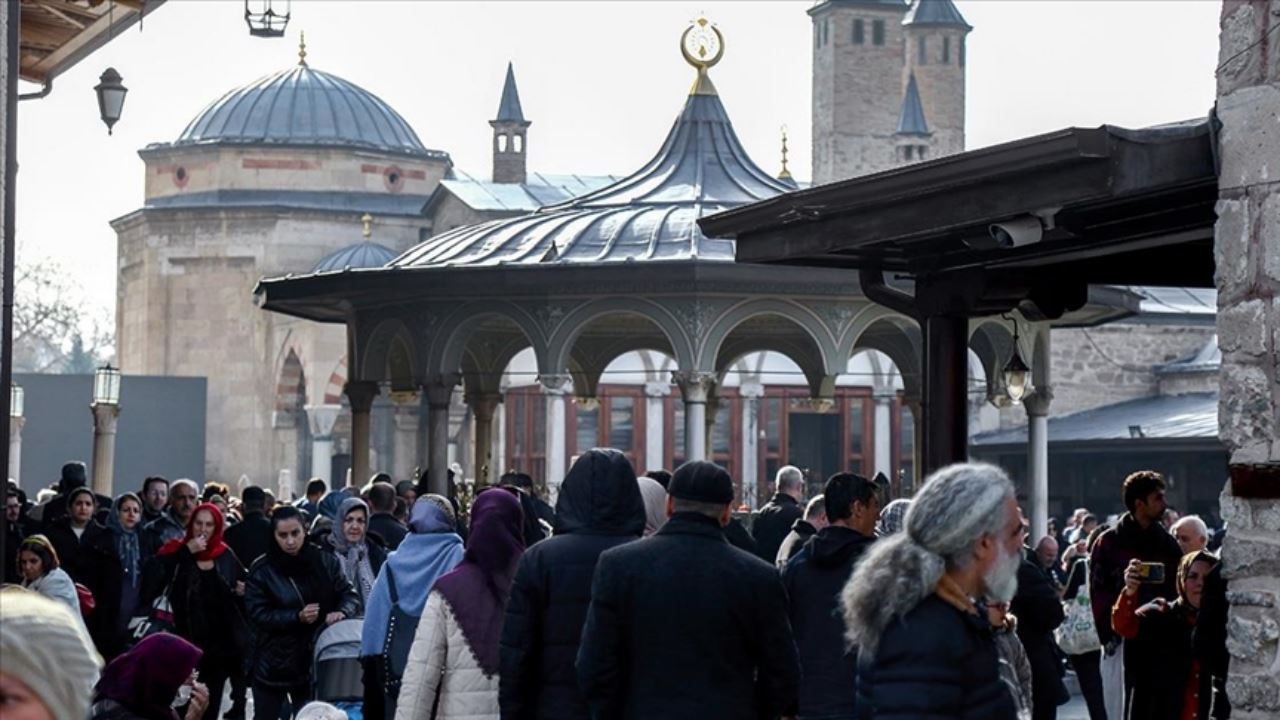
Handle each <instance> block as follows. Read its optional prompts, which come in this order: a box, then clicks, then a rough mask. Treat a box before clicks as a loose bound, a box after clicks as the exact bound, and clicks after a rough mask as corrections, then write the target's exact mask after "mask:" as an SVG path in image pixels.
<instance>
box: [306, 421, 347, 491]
mask: <svg viewBox="0 0 1280 720" xmlns="http://www.w3.org/2000/svg"><path fill="white" fill-rule="evenodd" d="M303 409H304V410H306V412H307V425H308V427H309V428H310V430H311V477H313V478H320V479H321V480H324V482H325V484H326V485H328V486H329V487H333V425H334V423H336V422H338V413H340V412H342V406H341V405H336V404H335V405H307V406H306V407H304V408H303Z"/></svg>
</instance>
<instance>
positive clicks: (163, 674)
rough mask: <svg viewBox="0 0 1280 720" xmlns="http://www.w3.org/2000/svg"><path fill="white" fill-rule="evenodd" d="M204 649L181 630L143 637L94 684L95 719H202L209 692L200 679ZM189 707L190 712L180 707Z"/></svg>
mask: <svg viewBox="0 0 1280 720" xmlns="http://www.w3.org/2000/svg"><path fill="white" fill-rule="evenodd" d="M201 655H203V652H202V651H201V650H200V648H198V647H196V646H195V645H192V644H191V643H189V642H187V641H186V640H183V639H182V638H180V637H178V636H177V635H170V634H168V633H158V634H156V635H151V636H148V637H145V638H143V639H142V642H140V643H138V644H137V645H135V646H134V647H133V649H132V650H130V651H129V652H127V653H125V654H123V655H121V656H119V657H117V658H116V659H115V660H112V661H111V664H109V665H107V667H106V669H105V670H103V671H102V677H101V678H100V679H99V680H98V685H97V687H96V688H94V694H93V707H92V708H91V709H90V711H89V717H90V718H91V719H92V720H179V719H180V718H182V719H183V720H197V719H198V718H200V717H202V716H203V715H204V709H205V706H206V705H208V703H209V692H208V690H206V689H205V686H204V685H201V684H200V683H198V682H196V677H195V670H196V664H197V663H199V662H200V656H201ZM182 705H186V706H187V711H186V714H185V715H179V714H178V712H177V711H176V710H175V709H174V708H175V707H181V706H182Z"/></svg>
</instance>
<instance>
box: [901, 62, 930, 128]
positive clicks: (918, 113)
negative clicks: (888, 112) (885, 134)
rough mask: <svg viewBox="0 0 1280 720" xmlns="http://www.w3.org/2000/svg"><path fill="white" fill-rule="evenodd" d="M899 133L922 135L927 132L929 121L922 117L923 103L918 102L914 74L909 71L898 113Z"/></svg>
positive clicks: (918, 94)
mask: <svg viewBox="0 0 1280 720" xmlns="http://www.w3.org/2000/svg"><path fill="white" fill-rule="evenodd" d="M897 133H898V134H899V135H923V136H927V135H930V134H932V133H930V132H929V123H928V122H926V121H925V119H924V105H922V104H920V90H919V89H918V88H917V87H916V74H915V73H911V77H910V78H909V79H908V80H907V92H906V94H904V95H903V96H902V112H901V113H900V114H899V115H898V131H897Z"/></svg>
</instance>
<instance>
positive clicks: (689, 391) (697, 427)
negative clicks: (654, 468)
mask: <svg viewBox="0 0 1280 720" xmlns="http://www.w3.org/2000/svg"><path fill="white" fill-rule="evenodd" d="M671 377H672V380H673V381H674V382H675V384H676V386H677V387H679V388H680V395H681V397H682V398H683V400H684V459H685V461H686V462H689V461H693V460H706V459H707V398H708V397H710V395H711V391H712V388H714V387H715V383H716V376H715V373H709V372H697V371H685V370H682V371H679V372H674V373H672V374H671Z"/></svg>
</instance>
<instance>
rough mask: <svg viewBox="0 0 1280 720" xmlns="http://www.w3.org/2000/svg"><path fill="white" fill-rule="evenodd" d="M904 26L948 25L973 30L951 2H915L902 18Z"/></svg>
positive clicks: (924, 0) (936, 0)
mask: <svg viewBox="0 0 1280 720" xmlns="http://www.w3.org/2000/svg"><path fill="white" fill-rule="evenodd" d="M902 24H903V25H947V26H951V27H962V28H965V29H967V30H972V29H973V26H972V25H970V24H969V23H967V22H965V19H964V16H963V15H961V14H960V10H959V9H958V8H957V7H956V6H955V4H954V3H952V2H951V0H915V2H913V3H911V8H910V9H909V10H907V15H906V17H904V18H902Z"/></svg>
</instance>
